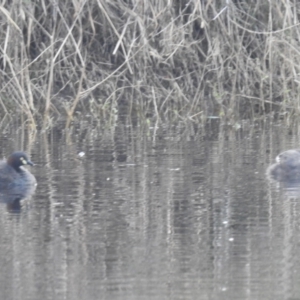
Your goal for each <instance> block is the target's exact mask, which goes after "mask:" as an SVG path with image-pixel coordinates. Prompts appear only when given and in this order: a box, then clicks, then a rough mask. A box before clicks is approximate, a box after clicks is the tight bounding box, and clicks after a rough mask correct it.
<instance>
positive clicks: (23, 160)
mask: <svg viewBox="0 0 300 300" xmlns="http://www.w3.org/2000/svg"><path fill="white" fill-rule="evenodd" d="M20 161H21V162H22V164H23V165H26V164H27V161H26V159H25V158H24V157H20Z"/></svg>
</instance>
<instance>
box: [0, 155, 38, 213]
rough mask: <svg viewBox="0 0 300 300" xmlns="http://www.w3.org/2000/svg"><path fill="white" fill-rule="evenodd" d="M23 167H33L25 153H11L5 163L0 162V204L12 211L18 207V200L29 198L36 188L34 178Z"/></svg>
mask: <svg viewBox="0 0 300 300" xmlns="http://www.w3.org/2000/svg"><path fill="white" fill-rule="evenodd" d="M24 165H30V166H33V163H32V162H31V161H30V160H29V159H28V157H27V155H26V153H24V152H22V151H18V152H14V153H12V154H11V155H10V156H9V157H8V159H7V160H6V161H5V160H3V161H0V202H2V203H6V204H8V206H9V207H11V208H12V209H15V208H16V209H17V208H19V207H20V200H22V199H24V198H26V197H28V196H30V195H31V194H32V193H33V192H34V191H35V188H36V179H35V177H34V176H33V175H32V174H31V173H30V172H29V171H28V170H27V169H26V168H24Z"/></svg>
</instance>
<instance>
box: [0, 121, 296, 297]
mask: <svg viewBox="0 0 300 300" xmlns="http://www.w3.org/2000/svg"><path fill="white" fill-rule="evenodd" d="M294 132H295V133H294V134H292V135H291V134H290V130H289V131H288V130H285V127H284V126H276V125H272V126H267V125H266V124H265V123H262V124H258V123H255V124H251V123H245V124H243V126H242V127H241V129H239V130H235V129H233V128H230V127H229V128H226V127H223V126H219V124H212V123H210V124H207V125H206V127H202V126H196V125H195V124H191V125H188V124H184V125H181V124H177V125H176V126H175V125H174V126H169V125H159V127H155V126H153V128H152V127H147V126H146V125H143V124H139V123H136V124H135V125H132V124H131V123H130V121H129V120H125V119H122V120H121V119H120V120H119V123H117V124H115V126H112V127H109V128H107V129H105V128H104V127H103V126H100V124H98V122H97V121H95V120H93V121H92V120H87V121H83V122H82V123H80V124H76V125H74V127H73V128H72V129H71V130H69V131H65V129H64V126H63V125H62V126H56V127H54V128H51V129H49V130H47V131H43V132H38V133H37V134H36V136H35V138H34V139H31V140H30V138H28V136H27V135H28V132H26V130H18V129H17V130H16V128H14V127H11V128H8V129H7V132H6V137H7V136H9V137H11V138H10V139H8V141H7V142H6V143H3V145H6V147H7V148H4V149H1V151H5V153H7V152H10V150H11V149H20V148H22V149H28V148H30V149H31V156H32V160H33V161H34V162H36V167H35V168H34V170H33V173H34V175H35V176H36V178H37V181H38V183H39V185H38V188H37V190H36V193H35V194H34V195H33V196H32V197H29V199H28V201H29V202H30V208H29V209H27V210H23V211H22V213H21V214H20V216H19V218H17V219H16V218H11V216H10V215H9V214H8V213H7V212H5V211H1V213H2V217H1V218H0V226H1V228H2V232H1V236H0V254H2V255H1V257H2V259H0V264H1V269H2V272H1V274H2V275H1V274H0V297H1V299H2V298H3V299H24V298H25V299H26V298H27V299H33V300H34V299H41V298H43V299H44V298H45V299H52V298H53V294H55V295H56V298H57V299H99V298H101V299H141V298H143V299H164V298H166V299H170V298H171V299H288V298H293V297H294V298H295V297H297V295H299V291H298V289H299V288H298V284H297V282H298V281H299V276H298V274H300V264H299V258H298V257H299V256H298V252H299V251H298V244H299V242H300V234H299V233H300V232H299V228H300V205H299V203H300V202H299V198H298V199H297V197H294V198H289V197H287V195H286V194H285V193H281V190H280V189H278V188H277V187H276V186H275V187H274V186H273V183H272V182H271V183H270V181H269V180H268V179H267V178H266V176H265V170H266V169H267V166H268V165H269V164H270V161H271V159H272V157H275V156H276V153H279V149H289V148H292V147H293V145H295V144H297V142H298V140H297V139H298V135H297V130H296V129H295V131H294ZM6 137H2V139H6ZM81 152H84V153H85V155H84V156H82V155H78V154H79V153H81ZM275 185H276V183H275ZM21 203H22V202H21ZM24 274H26V276H24ZM15 287H17V288H15Z"/></svg>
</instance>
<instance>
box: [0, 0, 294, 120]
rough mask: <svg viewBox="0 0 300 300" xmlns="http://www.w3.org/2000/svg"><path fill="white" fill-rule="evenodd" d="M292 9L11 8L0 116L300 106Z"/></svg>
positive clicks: (34, 4)
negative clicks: (122, 108)
mask: <svg viewBox="0 0 300 300" xmlns="http://www.w3.org/2000/svg"><path fill="white" fill-rule="evenodd" d="M299 16H300V2H299V1H296V0H294V1H281V0H273V1H262V2H260V1H242V2H240V1H230V0H229V1H228V0H227V1H226V0H223V1H208V0H204V1H199V0H189V1H188V0H186V1H184V0H182V1H178V0H177V1H176V0H174V1H172V0H147V1H146V0H143V1H135V0H128V1H123V0H117V1H104V0H81V1H75V0H73V1H57V0H54V1H45V0H41V1H17V0H15V1H11V2H4V4H3V5H2V6H0V20H1V22H0V28H1V30H0V52H1V59H0V66H1V72H0V107H2V109H3V112H4V113H6V114H11V113H12V112H15V111H19V110H22V111H23V112H25V113H26V114H27V115H28V117H29V118H30V119H31V120H32V121H33V122H34V120H35V118H36V116H37V115H47V116H48V115H49V114H57V115H61V114H62V115H66V116H68V117H69V121H70V120H71V119H72V118H73V117H74V115H75V114H76V113H77V114H86V113H89V114H90V113H92V114H94V115H96V116H103V115H106V114H109V113H113V112H115V111H116V110H118V108H119V107H120V105H123V104H125V106H124V107H126V109H127V110H126V112H127V113H132V112H136V113H139V114H143V115H144V116H156V117H157V118H161V119H164V118H167V117H169V116H170V115H172V116H173V115H174V116H176V117H179V118H183V119H186V118H188V119H191V120H195V121H197V120H199V119H203V118H204V119H205V118H215V117H228V118H241V117H246V116H251V115H253V114H256V113H263V114H264V113H268V112H270V111H277V112H282V113H286V112H293V113H299V107H300V98H299V95H300V92H299V87H300V84H299V83H300V78H299V74H300V70H299V68H300V55H299V54H300V53H299V52H300V26H299V25H300V23H299Z"/></svg>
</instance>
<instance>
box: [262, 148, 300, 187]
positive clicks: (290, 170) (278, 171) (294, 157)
mask: <svg viewBox="0 0 300 300" xmlns="http://www.w3.org/2000/svg"><path fill="white" fill-rule="evenodd" d="M267 174H268V176H269V177H271V178H273V179H275V180H278V181H299V183H300V149H292V150H287V151H284V152H281V153H280V154H278V155H277V157H276V163H275V164H273V165H271V166H270V167H269V168H268V170H267Z"/></svg>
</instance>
